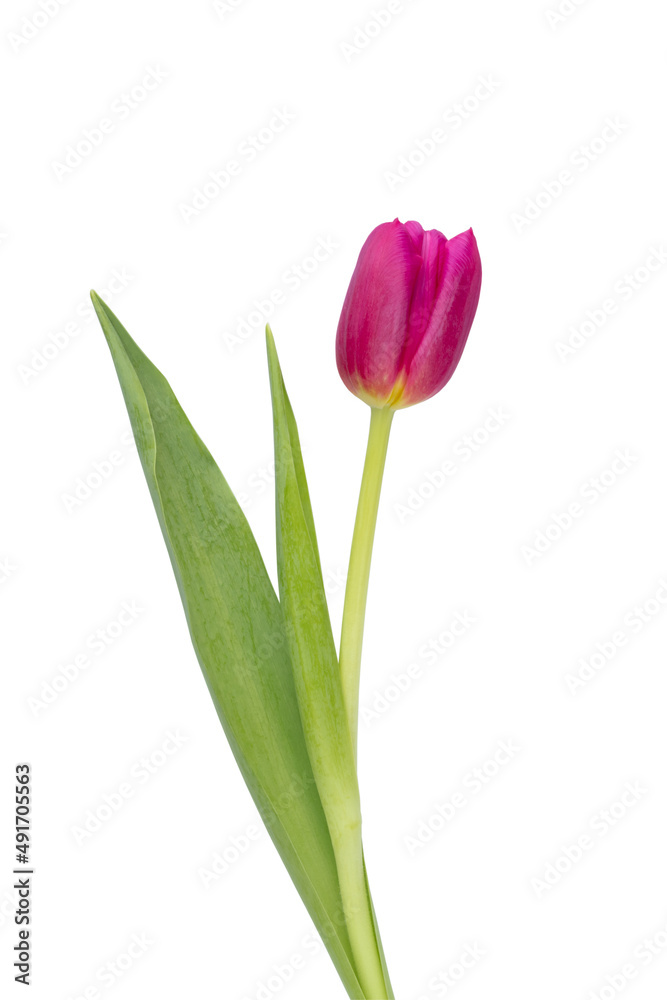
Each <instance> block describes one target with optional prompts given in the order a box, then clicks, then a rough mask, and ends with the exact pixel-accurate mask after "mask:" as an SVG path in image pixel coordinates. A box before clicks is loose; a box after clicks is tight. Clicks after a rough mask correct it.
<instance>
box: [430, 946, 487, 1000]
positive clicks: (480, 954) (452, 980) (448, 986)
mask: <svg viewBox="0 0 667 1000" xmlns="http://www.w3.org/2000/svg"><path fill="white" fill-rule="evenodd" d="M486 954H487V948H486V945H483V944H480V943H479V941H473V942H472V944H466V945H464V946H463V948H462V949H461V951H460V952H459V954H458V955H457V956H456V958H455V959H454V960H453V961H451V962H449V963H448V964H447V965H446V966H445V967H444V968H443V969H439V970H438V972H436V973H435V975H433V976H431V978H430V979H429V981H428V984H427V991H426V992H425V993H420V994H419V996H418V997H417V1000H432V998H433V997H448V996H451V994H452V993H453V991H454V990H455V989H456V987H457V986H460V984H461V983H462V982H463V980H464V979H467V978H468V976H469V975H470V973H471V972H472V971H473V969H476V968H477V966H478V965H479V963H480V962H481V961H482V959H483V958H484V957H485V956H486Z"/></svg>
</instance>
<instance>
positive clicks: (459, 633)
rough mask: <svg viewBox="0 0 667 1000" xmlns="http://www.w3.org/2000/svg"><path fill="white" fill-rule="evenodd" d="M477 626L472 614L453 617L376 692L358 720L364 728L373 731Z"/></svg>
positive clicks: (460, 614)
mask: <svg viewBox="0 0 667 1000" xmlns="http://www.w3.org/2000/svg"><path fill="white" fill-rule="evenodd" d="M476 624H477V618H476V617H475V616H474V615H473V614H471V612H470V611H457V612H456V613H455V614H453V615H452V617H451V618H450V620H449V621H448V622H447V625H446V627H445V628H443V629H441V630H440V632H439V633H438V634H437V635H436V636H434V637H433V638H432V639H429V641H428V642H424V643H422V644H421V645H420V647H419V649H418V650H417V655H416V657H415V659H414V660H412V661H411V662H410V663H409V664H408V665H407V666H406V667H403V669H402V670H398V671H393V672H392V673H391V674H390V676H389V678H388V683H387V684H385V685H384V686H383V687H381V688H378V689H376V690H375V691H374V692H373V694H372V695H371V697H370V698H369V699H368V701H367V702H366V703H365V704H364V705H362V706H361V707H360V709H359V716H360V718H361V719H362V721H363V723H364V725H365V726H366V727H370V726H372V725H373V724H374V723H375V722H377V721H378V719H381V718H384V717H385V716H386V714H387V713H388V712H389V711H390V709H391V708H393V706H394V705H395V704H396V703H397V702H399V701H401V700H402V699H403V698H404V697H405V695H406V694H407V693H408V692H409V691H412V689H413V688H414V686H415V684H417V682H418V681H420V680H421V679H422V677H424V676H425V670H426V669H427V668H430V667H434V666H435V665H436V664H437V663H439V662H440V661H441V660H442V659H443V658H444V657H447V656H449V655H450V653H451V651H452V649H453V648H454V647H455V646H457V645H458V643H459V642H460V641H461V639H462V638H463V636H464V635H466V634H467V633H468V632H469V631H470V629H471V628H472V627H473V626H474V625H476ZM420 661H421V662H420Z"/></svg>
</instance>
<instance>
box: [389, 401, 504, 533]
mask: <svg viewBox="0 0 667 1000" xmlns="http://www.w3.org/2000/svg"><path fill="white" fill-rule="evenodd" d="M510 418H511V414H510V412H509V410H508V409H507V408H506V407H505V405H504V404H502V403H501V404H499V405H498V406H490V407H489V408H488V409H487V411H486V416H485V417H484V418H483V419H482V420H481V421H480V422H479V423H478V424H476V426H475V427H473V429H472V430H471V431H469V432H468V433H467V434H464V435H463V436H462V437H461V438H459V439H458V440H457V441H455V442H454V444H453V445H452V447H451V448H450V450H449V452H448V453H447V455H446V457H445V458H443V459H441V461H440V462H439V463H438V465H437V466H436V467H435V469H432V470H431V471H430V472H427V473H425V475H424V478H423V479H422V480H421V482H419V483H417V484H416V485H415V486H412V487H411V488H410V489H409V490H408V492H407V495H406V496H405V497H404V498H403V502H396V503H394V504H393V508H394V513H395V514H396V517H397V518H398V520H399V521H400V523H401V524H405V522H406V521H407V520H408V519H409V518H411V517H414V516H415V514H417V513H418V512H419V511H420V510H421V509H422V508H423V507H424V505H425V504H427V503H428V502H429V501H430V500H432V499H433V497H434V496H436V494H437V493H438V491H439V490H441V489H442V488H443V486H445V485H446V484H447V482H449V481H451V480H452V479H454V478H455V477H456V476H457V475H458V474H459V472H461V470H462V469H464V468H465V467H466V466H467V465H468V464H469V463H470V461H471V460H472V459H473V458H474V457H475V455H478V454H479V453H480V451H482V450H483V449H484V448H485V447H486V445H488V443H489V442H490V441H491V440H492V439H493V438H495V436H496V435H497V433H498V431H499V430H501V429H502V428H503V427H506V426H507V424H508V422H509V420H510Z"/></svg>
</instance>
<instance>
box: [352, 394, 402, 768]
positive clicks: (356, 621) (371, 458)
mask: <svg viewBox="0 0 667 1000" xmlns="http://www.w3.org/2000/svg"><path fill="white" fill-rule="evenodd" d="M393 416H394V411H393V409H390V408H389V407H384V408H382V409H379V408H377V407H371V426H370V430H369V433H368V446H367V448H366V460H365V462H364V472H363V476H362V479H361V491H360V493H359V505H358V507H357V517H356V520H355V522H354V534H353V536H352V549H351V551H350V564H349V567H348V572H347V584H346V587H345V604H344V607H343V627H342V630H341V637H340V670H341V679H342V684H343V697H344V699H345V708H346V710H347V718H348V722H349V725H350V736H351V738H352V748H353V751H354V757H355V760H356V756H357V728H358V723H359V674H360V669H361V648H362V644H363V638H364V619H365V617H366V598H367V595H368V579H369V576H370V571H371V555H372V553H373V539H374V537H375V524H376V522H377V514H378V506H379V503H380V490H381V488H382V475H383V473H384V464H385V459H386V457H387V445H388V443H389V431H390V430H391V421H392V418H393Z"/></svg>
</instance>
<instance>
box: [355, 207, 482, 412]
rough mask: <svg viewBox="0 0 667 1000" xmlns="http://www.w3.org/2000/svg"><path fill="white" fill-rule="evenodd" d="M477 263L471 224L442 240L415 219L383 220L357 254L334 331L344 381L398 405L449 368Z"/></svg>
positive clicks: (471, 311) (463, 331) (375, 401)
mask: <svg viewBox="0 0 667 1000" xmlns="http://www.w3.org/2000/svg"><path fill="white" fill-rule="evenodd" d="M481 283H482V265H481V261H480V258H479V252H478V250H477V241H476V240H475V237H474V235H473V231H472V229H468V230H467V232H465V233H460V234H459V235H458V236H454V237H453V238H452V239H451V240H448V239H447V238H446V237H445V236H443V235H442V233H440V232H438V230H437V229H429V230H424V229H423V228H422V227H421V225H420V224H419V223H418V222H406V223H402V222H399V221H398V219H394V221H393V222H384V223H382V225H380V226H378V227H377V228H376V229H374V230H373V232H372V233H371V234H370V236H369V237H368V239H367V240H366V242H365V243H364V245H363V247H362V248H361V253H360V254H359V260H358V261H357V266H356V268H355V270H354V274H353V275H352V280H351V282H350V286H349V288H348V291H347V295H346V297H345V302H344V304H343V311H342V313H341V317H340V321H339V324H338V334H337V338H336V361H337V364H338V371H339V372H340V376H341V378H342V380H343V382H344V383H345V385H346V386H347V387H348V389H349V390H350V392H353V393H354V394H355V395H356V396H359V398H360V399H363V400H364V402H366V403H368V404H369V405H370V406H373V407H391V408H392V409H400V408H403V407H406V406H412V405H413V404H414V403H419V402H421V401H422V400H424V399H428V398H429V397H430V396H434V395H435V393H436V392H440V390H441V389H442V388H443V386H444V385H446V383H447V382H448V381H449V380H450V378H451V377H452V375H453V374H454V369H455V368H456V366H457V364H458V363H459V360H460V358H461V354H462V352H463V348H464V347H465V343H466V340H467V339H468V333H469V332H470V327H471V325H472V321H473V319H474V317H475V312H476V310H477V302H478V300H479V292H480V286H481Z"/></svg>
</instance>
